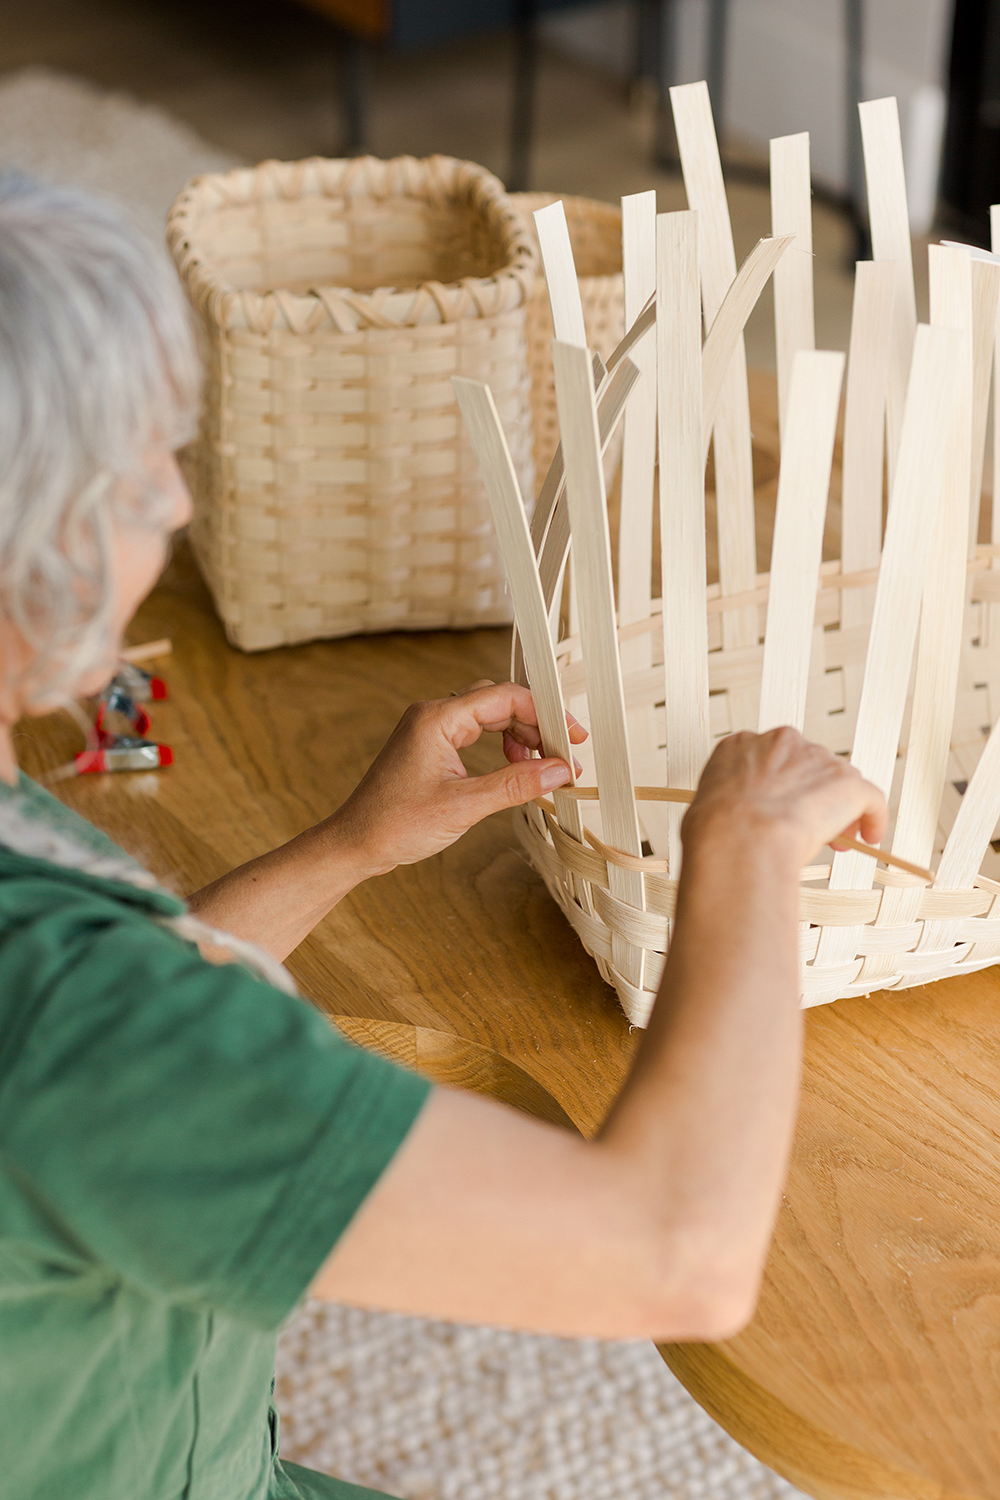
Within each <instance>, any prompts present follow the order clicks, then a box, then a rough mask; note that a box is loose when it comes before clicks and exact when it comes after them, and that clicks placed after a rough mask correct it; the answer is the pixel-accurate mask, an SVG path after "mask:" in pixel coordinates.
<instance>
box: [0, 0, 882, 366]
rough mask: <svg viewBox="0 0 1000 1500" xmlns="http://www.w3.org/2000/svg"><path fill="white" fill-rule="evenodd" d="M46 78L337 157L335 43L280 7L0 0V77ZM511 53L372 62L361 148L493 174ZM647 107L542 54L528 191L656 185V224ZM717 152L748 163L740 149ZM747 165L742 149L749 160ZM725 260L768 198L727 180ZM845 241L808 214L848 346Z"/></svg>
mask: <svg viewBox="0 0 1000 1500" xmlns="http://www.w3.org/2000/svg"><path fill="white" fill-rule="evenodd" d="M39 64H41V65H44V66H48V67H52V68H57V69H59V70H61V71H64V72H67V73H72V74H76V75H77V76H80V77H84V78H88V79H90V80H92V81H93V82H95V83H98V84H100V85H102V86H103V87H106V88H114V89H122V90H126V91H128V92H129V93H130V94H132V95H133V96H134V97H136V98H138V99H140V100H143V101H148V102H152V103H156V104H159V105H161V106H163V107H164V108H166V109H168V110H169V111H170V112H171V113H172V114H173V115H174V116H176V117H177V118H179V119H181V120H184V121H186V122H187V123H188V124H189V125H191V126H192V127H193V128H194V129H195V130H197V131H198V132H199V133H200V134H201V135H202V136H203V137H205V139H207V140H208V141H211V142H213V143H215V144H216V145H218V146H220V147H222V148H223V149H225V150H227V151H230V152H232V153H233V154H234V155H236V156H238V157H240V158H242V159H243V160H245V161H247V162H256V161H260V160H262V159H264V158H266V157H278V158H283V159H286V160H287V159H294V158H297V157H302V156H309V155H314V154H320V155H336V154H337V151H338V148H339V143H340V139H341V119H340V110H339V105H338V94H339V75H340V61H339V52H338V41H337V38H336V36H335V34H334V32H333V30H332V28H331V27H330V26H328V24H327V23H326V22H325V21H324V20H323V19H322V17H320V16H318V15H315V14H313V13H312V12H311V11H309V10H308V9H306V8H304V7H302V6H300V5H298V4H294V3H291V0H210V3H204V0H200V3H199V0H32V3H31V4H30V5H28V4H25V3H24V0H0V74H3V73H6V72H8V71H9V70H13V69H17V68H22V67H25V66H31V65H39ZM510 68H511V56H510V45H509V40H508V39H507V37H505V36H503V35H488V36H485V37H477V38H475V39H474V40H472V41H469V42H463V43H459V44H453V45H450V46H446V47H441V48H437V49H434V50H431V51H424V52H419V53H413V54H410V55H406V56H391V55H380V56H376V57H375V59H374V64H373V68H372V80H371V98H372V108H371V118H370V137H371V149H372V151H373V152H374V154H376V155H378V156H393V155H399V154H402V153H406V152H408V153H411V154H413V155H417V156H423V155H428V154H430V153H432V152H436V151H440V152H445V153H447V154H450V155H454V156H460V157H465V158H468V159H471V160H473V161H478V162H481V163H483V164H484V165H485V166H487V167H489V168H490V169H491V170H492V171H495V172H497V173H498V174H499V175H500V176H503V175H504V172H505V170H506V162H507V138H508V119H509V110H510ZM653 130H654V116H653V110H652V106H651V103H650V101H649V99H648V98H644V97H641V96H640V97H638V98H632V99H631V100H630V98H629V97H628V96H627V92H626V90H625V89H623V87H622V85H621V84H620V83H619V82H618V81H617V80H615V79H614V78H612V77H607V76H604V75H602V74H601V73H599V72H596V71H594V70H592V69H589V68H587V67H586V66H584V65H582V64H581V63H579V62H577V61H575V60H574V59H571V58H568V57H566V56H564V55H562V54H560V53H558V52H556V51H554V50H551V49H547V50H546V51H545V52H544V53H543V57H542V62H541V69H540V78H539V92H538V120H537V137H536V147H535V152H534V160H533V165H532V182H531V186H532V187H533V188H536V189H548V190H551V191H556V192H567V193H581V194H585V195H589V196H592V197H595V198H603V199H607V200H611V201H615V200H616V199H617V198H618V197H620V196H621V194H623V193H629V192H637V191H641V190H644V189H648V188H654V187H655V188H656V190H657V194H658V204H659V208H660V210H661V211H668V210H671V209H675V208H683V207H685V206H686V204H685V198H684V190H683V185H682V183H681V181H680V178H679V176H678V175H677V174H676V173H673V172H669V171H664V170H661V169H658V168H657V167H656V166H654V165H653V162H652V139H653ZM727 150H729V151H730V152H731V153H737V152H738V153H739V154H740V155H741V157H743V158H745V157H746V156H747V148H746V146H745V145H744V144H743V143H740V142H729V143H727ZM750 154H751V155H752V154H753V153H752V152H751V153H750ZM730 204H731V211H732V217H733V230H734V237H735V240H736V252H737V257H738V258H739V259H742V258H743V256H744V255H746V253H747V252H748V251H749V250H750V249H751V248H752V246H753V245H754V244H755V243H756V241H757V239H758V238H759V237H760V236H761V235H764V234H767V233H769V207H768V198H767V192H766V190H765V189H764V188H763V187H760V186H757V185H756V184H748V183H739V182H737V183H734V184H732V185H731V187H730ZM851 242H852V235H851V231H850V228H849V226H848V225H847V223H846V221H845V219H844V218H843V216H842V215H841V214H840V213H839V212H837V211H836V210H835V209H833V208H831V207H829V206H828V205H826V204H824V203H821V202H818V201H817V203H816V205H815V213H814V250H815V255H816V262H815V277H816V310H817V343H818V345H819V347H821V348H841V349H843V348H846V347H847V337H848V333H849V329H850V306H851V289H852V278H851V277H849V276H848V274H847V271H846V265H847V259H848V256H849V254H850V250H851ZM771 320H772V313H771V308H770V303H769V298H768V294H767V293H765V296H764V298H762V300H761V303H760V305H759V306H758V308H757V310H756V312H755V314H754V317H753V319H752V321H751V324H750V326H749V328H748V334H747V343H748V355H749V360H750V363H751V364H752V365H756V366H758V367H760V368H773V363H774V354H773V335H772V331H771V329H772V321H771Z"/></svg>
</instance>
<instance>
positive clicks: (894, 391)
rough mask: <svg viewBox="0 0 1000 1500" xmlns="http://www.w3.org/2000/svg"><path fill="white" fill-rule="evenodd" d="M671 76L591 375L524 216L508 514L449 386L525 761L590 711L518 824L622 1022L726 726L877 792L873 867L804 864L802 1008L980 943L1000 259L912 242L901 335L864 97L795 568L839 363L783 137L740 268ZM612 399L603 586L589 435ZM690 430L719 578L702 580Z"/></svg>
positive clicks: (549, 255) (894, 157) (665, 924)
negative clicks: (676, 207)
mask: <svg viewBox="0 0 1000 1500" xmlns="http://www.w3.org/2000/svg"><path fill="white" fill-rule="evenodd" d="M671 92H672V103H673V108H674V119H675V125H676V131H677V139H678V144H679V148H680V154H681V162H682V167H683V171H684V180H685V186H686V189H687V195H688V201H689V203H690V205H691V210H690V211H688V212H684V213H675V214H663V215H660V216H659V217H656V215H655V202H654V201H653V195H652V194H640V195H637V196H635V197H633V198H626V199H624V200H623V224H624V231H623V238H624V276H625V298H626V307H628V308H630V309H631V311H630V316H629V318H628V322H629V324H630V327H629V332H628V334H627V335H626V336H625V338H624V339H623V341H622V344H621V346H620V347H619V349H618V350H616V351H615V353H614V354H613V355H612V356H611V357H610V358H609V359H608V360H607V368H605V365H604V362H603V361H600V360H595V359H594V355H593V352H592V351H591V350H588V349H587V348H586V347H584V344H585V338H584V336H583V333H582V329H583V316H582V310H581V308H580V306H579V301H578V299H575V298H574V294H573V287H574V284H575V278H574V273H573V265H572V255H571V252H570V249H569V240H568V236H567V234H566V231H565V227H564V226H562V225H560V223H559V222H558V216H559V209H558V205H555V206H553V207H550V208H546V209H544V210H543V211H542V214H541V215H539V216H538V220H537V222H538V226H539V231H540V233H539V238H540V241H541V244H542V250H543V259H544V263H545V270H546V277H547V280H548V285H549V293H550V300H551V304H552V308H553V321H554V325H555V330H556V339H557V342H555V343H554V345H553V360H554V375H555V390H556V398H557V403H558V411H559V421H560V430H561V440H562V447H561V452H560V454H559V455H557V458H556V460H555V461H554V462H553V464H552V466H551V468H550V470H549V473H548V475H547V477H546V480H545V483H544V484H543V486H542V490H541V494H540V497H539V501H538V504H537V507H536V508H535V511H534V515H533V517H532V520H531V523H530V528H529V523H528V521H527V519H526V516H525V510H524V506H523V504H522V500H521V495H520V493H519V491H518V484H517V479H516V475H515V473H514V469H513V466H512V464H511V460H510V457H509V455H508V454H507V452H506V451H505V443H504V437H503V433H502V430H501V427H500V424H499V421H498V417H497V413H496V409H495V405H494V403H493V401H492V398H491V396H490V393H489V391H488V390H487V389H486V388H485V386H483V385H482V384H478V383H476V382H470V381H457V382H456V388H457V389H458V390H459V397H460V401H461V404H462V409H463V415H464V416H465V420H466V423H467V425H468V427H469V431H470V434H471V436H472V438H473V442H474V445H475V447H476V451H477V454H478V456H479V461H480V465H481V467H482V471H483V475H484V478H485V479H486V483H487V489H488V492H489V495H490V502H491V505H492V507H493V512H494V518H495V521H496V525H497V532H498V535H499V537H500V539H501V544H502V547H503V550H504V556H505V560H506V565H507V571H508V577H509V580H510V585H511V591H512V594H513V597H514V603H515V612H516V621H517V632H518V634H517V637H516V638H515V661H514V670H515V672H516V673H517V674H518V675H519V676H520V679H521V680H522V681H527V682H528V683H529V684H530V686H531V689H532V692H533V693H534V696H535V702H536V705H537V707H538V711H539V724H540V726H541V729H542V738H543V743H544V745H545V747H546V751H547V753H548V754H554V755H560V756H562V757H563V758H565V759H566V760H569V761H570V763H572V762H571V753H570V746H569V742H568V738H567V734H566V727H565V710H566V709H567V708H569V709H571V710H572V711H573V712H575V713H577V714H578V715H580V716H581V717H583V718H585V720H586V721H587V722H589V725H590V728H591V737H590V740H589V741H588V743H587V745H585V746H584V747H582V752H581V747H574V748H575V750H576V753H577V755H578V756H579V757H580V759H581V760H582V761H583V762H584V773H583V776H582V777H581V778H580V783H581V784H579V785H576V786H571V787H568V788H566V789H564V790H563V791H561V792H556V793H555V795H554V799H553V801H552V802H551V803H549V802H548V801H547V800H546V801H543V803H542V804H540V805H538V804H535V805H532V806H530V807H528V808H527V809H524V810H522V811H521V813H520V814H519V815H518V816H519V826H520V829H521V833H522V836H523V840H524V843H525V846H526V848H527V851H528V854H529V856H530V858H531V861H532V863H533V864H534V865H535V867H536V869H538V870H539V872H540V873H541V875H542V876H543V878H544V879H545V882H546V884H547V886H548V888H549V890H550V891H551V893H552V895H553V896H554V897H555V899H556V901H558V903H559V905H560V906H561V907H562V910H563V911H564V912H565V914H566V916H567V918H568V919H569V921H570V922H571V923H572V925H573V927H574V928H575V929H576V931H577V933H578V934H579V936H580V938H581V940H582V942H583V943H584V946H585V947H586V948H587V950H588V951H589V952H590V953H592V954H593V955H594V957H595V958H596V960H597V963H598V966H599V968H600V970H601V973H602V974H603V975H604V977H605V978H606V979H607V980H608V981H609V982H610V983H612V984H613V985H614V986H615V988H616V989H617V991H618V994H619V997H620V999H621V1002H622V1005H623V1007H624V1009H625V1012H626V1014H627V1015H628V1017H629V1019H630V1020H632V1021H633V1022H635V1023H636V1024H638V1025H644V1024H645V1023H646V1021H647V1019H648V1016H649V1012H650V1009H651V1006H652V1002H653V999H654V996H655V993H656V989H657V986H658V983H659V980H660V977H661V974H662V971H663V965H664V955H665V954H666V951H667V947H668V943H669V939H670V927H671V917H672V914H673V909H674V900H675V895H676V889H677V875H678V870H679V865H680V859H681V843H680V819H681V816H682V815H683V811H684V805H685V804H686V803H687V802H689V801H690V800H691V796H692V790H691V789H692V788H694V787H695V786H696V784H697V780H698V777H699V775H700V773H701V769H702V767H703V765H704V763H705V761H706V759H707V757H708V755H709V754H710V752H711V748H712V745H713V743H714V742H715V741H716V740H717V739H718V738H719V737H720V736H721V735H724V734H727V733H730V732H731V731H734V730H738V729H753V730H758V731H763V730H766V729H769V728H772V727H774V726H776V725H779V724H793V725H796V726H797V727H799V728H800V729H803V730H804V732H805V733H806V734H807V735H808V736H809V737H811V738H813V739H816V740H819V741H821V742H823V743H824V744H826V745H827V746H828V747H829V748H830V749H832V750H833V751H835V752H837V753H841V754H850V756H851V759H852V761H853V763H854V764H855V765H856V766H858V768H859V769H860V770H861V772H862V773H863V774H864V775H865V776H866V777H868V778H869V779H870V780H872V781H874V782H875V783H876V784H877V785H879V786H881V787H882V788H883V789H884V791H885V793H886V795H887V797H888V799H889V803H890V811H891V819H890V828H889V833H888V835H887V838H886V840H885V843H884V852H880V853H879V855H878V857H877V858H876V856H875V854H873V853H868V852H865V846H860V847H858V848H855V849H853V850H848V851H841V852H838V853H833V851H831V850H826V851H825V854H823V853H820V854H818V857H817V863H816V864H815V865H812V866H810V867H809V868H808V869H805V870H803V871H802V888H801V889H802V894H801V901H800V924H801V960H802V962H801V995H802V1001H803V1004H805V1005H814V1004H820V1003H823V1002H827V1001H832V1000H836V999H838V998H840V997H842V996H850V995H859V994H864V993H867V992H869V991H871V990H875V989H887V988H894V989H900V990H902V989H906V988H907V987H909V986H912V985H920V984H925V983H927V982H928V981H930V980H935V979H940V978H943V977H946V976H948V975H952V974H959V973H966V972H969V971H970V970H974V969H979V968H983V967H985V966H987V965H990V964H993V963H996V962H997V961H998V959H1000V905H998V904H997V903H998V900H1000V879H998V878H995V877H1000V856H998V855H997V853H996V852H995V851H994V850H993V848H992V847H991V841H992V840H993V839H994V837H995V834H996V825H997V820H998V816H1000V727H994V726H995V725H996V722H997V718H998V713H1000V507H995V508H994V511H993V521H992V527H993V529H992V540H991V541H990V542H988V543H983V544H980V543H978V540H977V539H978V535H979V518H980V517H979V513H980V494H981V486H982V475H983V454H984V443H985V433H986V425H987V408H988V404H989V389H990V373H991V368H992V364H993V360H994V344H995V337H996V314H997V303H998V293H1000V257H997V258H993V259H992V260H991V259H990V258H989V257H986V258H980V254H981V253H979V252H977V253H975V254H973V253H970V250H969V248H968V247H967V246H963V247H948V246H932V247H931V249H930V288H931V322H930V325H929V326H920V327H918V326H917V322H916V305H915V298H914V281H913V266H912V259H911V247H910V237H909V228H908V218H907V207H906V196H905V185H904V180H903V167H902V151H901V146H900V137H899V122H898V115H897V111H896V103H895V100H892V99H886V100H877V101H874V102H872V103H866V104H863V105H862V106H861V123H862V137H863V142H864V151H865V164H866V172H867V177H868V201H869V205H870V214H871V228H872V241H873V246H874V255H875V259H874V260H873V261H869V262H862V263H859V265H858V273H857V283H856V290H855V302H854V316H853V322H852V331H851V345H850V358H849V363H848V366H847V383H846V400H845V409H844V417H843V421H844V432H843V444H844V446H843V486H842V511H841V557H840V559H839V561H835V562H830V561H828V562H825V563H824V562H821V556H822V544H823V530H824V521H825V516H826V510H827V498H828V491H829V485H830V476H831V467H832V460H833V450H834V439H835V434H836V430H837V423H838V415H839V409H840V397H841V388H842V382H843V372H844V356H843V355H842V354H839V353H822V352H817V351H816V350H815V349H814V333H813V297H812V258H811V249H812V241H811V202H810V172H809V143H808V136H804V135H803V136H788V137H784V138H782V139H780V140H776V141H772V143H771V197H772V222H773V231H774V237H773V238H771V239H768V240H762V241H761V242H760V244H759V245H758V246H757V248H756V249H755V250H754V251H753V252H752V254H751V255H750V256H749V257H748V258H747V260H746V262H745V263H744V265H743V267H742V268H741V270H740V272H739V274H738V275H737V271H736V262H735V257H734V254H733V243H732V234H731V230H730V226H729V217H728V210H727V206H726V199H725V190H724V185H723V180H722V171H721V166H720V162H719V154H718V148H717V145H716V140H715V133H714V129H713V125H712V118H711V109H710V105H709V101H708V93H707V90H706V88H705V86H704V84H696V85H690V86H685V87H683V88H679V89H674V90H672V91H671ZM543 215H544V216H546V217H544V218H543ZM993 215H994V231H993V232H994V243H995V244H996V242H997V237H998V234H1000V212H998V210H996V209H995V210H994V211H993ZM772 274H773V276H774V283H775V285H774V296H775V327H776V352H777V371H778V397H779V416H780V427H781V469H780V475H779V482H778V494H777V503H776V512H775V524H774V536H773V544H772V552H771V569H770V573H769V575H758V574H757V571H756V557H755V517H754V497H753V475H752V468H751V462H750V456H751V445H750V414H749V399H748V386H747V373H746V360H745V354H744V349H743V333H742V330H743V327H744V324H745V322H746V319H747V316H748V315H749V312H750V310H751V309H752V307H753V305H754V303H755V302H756V300H757V298H758V296H759V295H760V292H761V290H762V288H763V286H764V285H765V283H766V281H767V279H768V278H769V277H770V276H771V275H772ZM640 309H641V310H642V312H641V315H639V316H637V311H638V310H640ZM703 326H704V327H705V328H707V329H708V333H707V335H706V336H705V337H704V340H703V338H702V327H703ZM623 412H624V456H623V477H622V506H621V522H620V533H619V537H618V575H617V580H616V579H615V578H614V577H613V574H612V551H611V538H610V534H609V523H608V514H607V506H606V491H605V484H604V474H603V468H602V449H604V448H606V445H607V443H608V441H609V440H610V437H611V434H612V433H613V432H614V430H615V427H616V424H617V423H618V421H619V419H620V418H621V416H622V413H623ZM998 430H1000V427H998ZM713 438H714V452H715V483H716V495H717V522H716V525H717V542H718V556H719V582H718V583H717V584H713V585H712V586H711V587H707V591H706V504H705V461H706V457H707V454H708V449H709V443H710V441H711V440H712V439H713ZM657 449H658V452H659V455H660V459H659V465H658V469H657V466H656V464H655V458H656V452H657ZM884 463H887V465H888V473H889V505H888V519H887V521H886V524H885V528H884V535H883V520H882V515H883V465H884ZM657 472H658V476H659V477H658V484H656V485H655V492H654V484H655V479H656V474H657ZM654 502H658V515H659V522H660V526H659V531H660V549H659V557H658V559H656V563H657V564H658V566H657V567H655V569H654V559H653V555H652V540H651V538H652V535H653V529H654V528H653V520H654V509H655V508H656V506H655V505H654ZM570 549H572V565H573V566H572V578H571V586H572V596H573V597H572V600H571V607H570V612H569V616H570V619H571V622H572V623H571V625H570V628H569V633H568V635H562V634H561V631H560V621H561V620H564V619H565V618H566V611H565V609H561V608H560V600H561V599H562V597H563V592H564V579H565V577H566V571H567V570H566V563H567V558H568V556H569V554H570ZM654 571H655V572H656V573H658V574H659V576H660V579H661V598H654V597H653V587H652V579H653V576H654ZM616 585H617V587H616ZM568 587H570V584H569V583H568V584H567V588H568ZM998 847H1000V843H998ZM932 860H933V861H934V862H935V863H936V864H937V871H936V875H932V874H931V872H930V871H929V870H928V869H927V866H928V865H929V864H930V863H931V862H932ZM887 862H888V863H889V866H890V867H889V868H885V869H883V868H881V866H882V865H884V864H886V863H887ZM900 862H902V865H904V866H906V867H907V868H901V866H900Z"/></svg>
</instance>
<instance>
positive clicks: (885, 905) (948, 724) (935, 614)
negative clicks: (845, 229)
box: [858, 245, 972, 987]
mask: <svg viewBox="0 0 1000 1500" xmlns="http://www.w3.org/2000/svg"><path fill="white" fill-rule="evenodd" d="M929 270H930V302H931V322H932V324H933V325H934V326H935V327H940V328H950V329H956V330H959V331H960V333H961V335H962V352H961V362H960V372H959V376H958V392H957V399H956V402H955V409H954V413H953V417H952V421H951V424H950V427H949V430H948V431H947V433H946V437H945V441H946V453H945V463H944V471H943V474H942V479H941V493H940V499H939V502H938V505H937V510H936V515H935V519H934V530H933V533H932V539H931V551H930V559H929V567H928V571H927V579H926V583H925V585H924V595H923V602H922V605H921V611H920V633H919V639H918V643H917V663H916V672H915V674H914V685H913V697H912V708H911V713H910V726H909V732H908V736H907V746H906V761H905V765H904V770H903V779H902V784H901V787H900V794H899V806H898V808H897V811H896V825H895V829H894V833H893V843H892V848H893V853H894V854H895V855H897V856H899V857H900V858H903V859H908V860H913V861H918V862H920V863H921V864H924V863H926V862H927V861H928V860H929V859H930V857H931V854H932V853H933V850H934V839H935V835H936V833H937V824H938V815H939V812H940V808H941V800H942V796H943V794H944V787H945V781H946V778H947V772H948V763H949V756H950V746H951V736H952V727H953V724H954V721H955V697H956V690H957V686H958V672H959V661H960V658H961V652H962V643H963V633H964V626H965V595H966V576H967V560H966V538H967V535H968V529H969V473H970V470H971V465H972V444H971V436H972V327H971V324H972V274H971V272H972V268H971V262H970V259H969V253H968V251H967V250H965V249H963V248H961V247H957V248H953V249H947V248H945V247H943V246H941V245H932V246H931V247H930V251H929ZM921 899H922V892H921V891H920V889H919V888H914V887H912V886H911V887H905V886H904V887H895V888H890V889H888V890H887V891H886V893H885V895H884V897H883V899H882V903H881V905H880V907H879V911H878V916H877V917H876V919H875V925H876V926H877V927H879V928H885V929H890V928H896V929H899V928H904V929H905V928H906V927H907V926H908V925H909V924H910V923H911V922H913V921H914V920H915V919H916V917H917V913H918V911H919V910H920V903H921ZM898 965H899V948H898V945H897V946H896V948H895V949H894V950H892V951H888V952H883V953H878V952H875V953H872V954H870V955H867V956H866V957H865V961H864V964H863V965H862V968H861V971H860V973H859V974H858V979H859V981H860V980H867V981H870V982H871V984H872V986H873V987H875V986H878V985H879V984H881V983H884V982H885V981H886V980H888V979H889V978H890V976H891V975H893V974H894V973H895V972H897V970H898Z"/></svg>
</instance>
